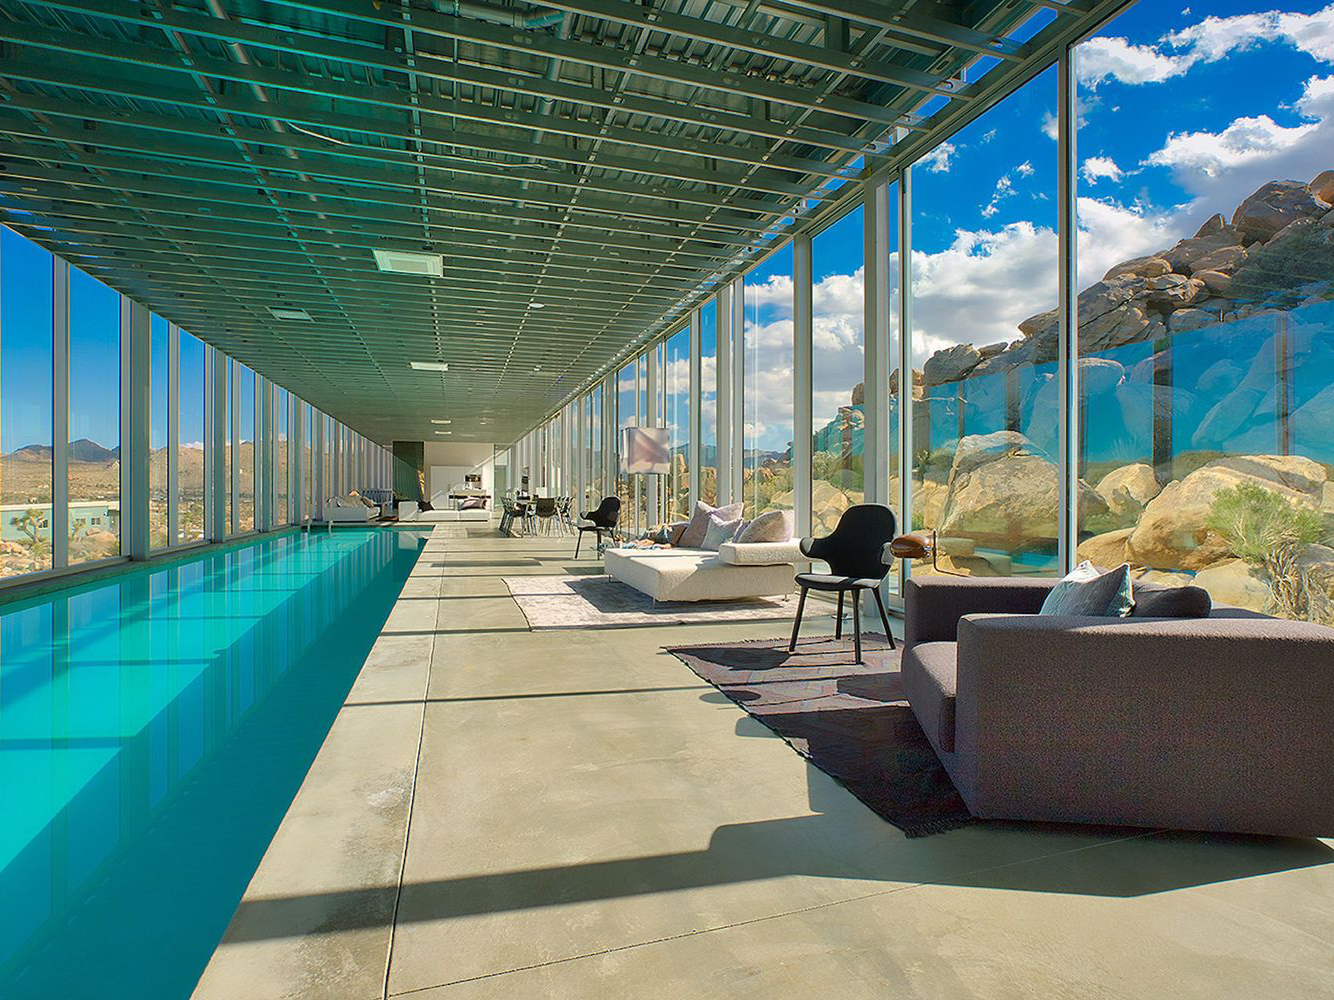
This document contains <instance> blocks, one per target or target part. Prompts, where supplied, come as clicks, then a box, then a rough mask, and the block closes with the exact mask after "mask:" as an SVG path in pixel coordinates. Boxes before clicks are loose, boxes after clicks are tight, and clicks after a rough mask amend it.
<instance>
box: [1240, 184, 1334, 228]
mask: <svg viewBox="0 0 1334 1000" xmlns="http://www.w3.org/2000/svg"><path fill="white" fill-rule="evenodd" d="M1328 209H1329V204H1328V203H1327V202H1324V201H1321V200H1320V199H1319V198H1317V197H1316V196H1315V195H1314V194H1312V193H1311V189H1310V188H1308V187H1307V186H1306V185H1305V184H1303V183H1301V182H1300V181H1270V182H1269V183H1268V184H1266V185H1264V186H1263V187H1262V188H1260V190H1258V191H1256V192H1255V194H1253V195H1251V196H1250V197H1249V198H1247V199H1246V200H1245V201H1243V202H1242V203H1241V204H1240V205H1238V206H1237V210H1236V211H1235V212H1234V213H1232V225H1233V227H1234V228H1236V229H1239V230H1241V232H1242V234H1243V235H1244V236H1245V238H1246V240H1247V241H1251V240H1259V241H1261V242H1263V241H1265V240H1269V239H1272V238H1273V237H1274V236H1275V235H1277V234H1278V232H1279V230H1281V229H1283V228H1284V227H1285V226H1288V225H1289V224H1291V223H1293V222H1296V221H1297V220H1298V219H1313V218H1318V217H1319V216H1320V215H1322V214H1324V212H1326V211H1328Z"/></svg>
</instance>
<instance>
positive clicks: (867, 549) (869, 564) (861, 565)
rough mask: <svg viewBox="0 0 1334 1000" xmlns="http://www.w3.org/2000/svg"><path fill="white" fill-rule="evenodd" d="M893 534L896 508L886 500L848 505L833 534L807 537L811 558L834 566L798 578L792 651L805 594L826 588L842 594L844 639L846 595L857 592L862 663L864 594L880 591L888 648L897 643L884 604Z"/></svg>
mask: <svg viewBox="0 0 1334 1000" xmlns="http://www.w3.org/2000/svg"><path fill="white" fill-rule="evenodd" d="M893 537H894V512H893V511H892V510H890V509H889V508H888V507H886V506H884V505H883V504H878V503H862V504H857V505H856V506H853V507H849V508H848V509H847V510H845V511H844V512H843V516H842V517H840V518H839V519H838V527H837V528H835V529H834V532H833V534H831V535H828V536H826V537H825V538H803V539H802V540H801V552H802V554H803V555H805V556H809V557H810V558H811V559H820V560H823V561H824V562H827V563H828V564H829V572H828V573H798V574H797V577H796V580H797V584H798V585H799V586H800V587H801V597H800V598H799V599H798V601H797V620H796V621H795V622H793V624H792V641H791V642H790V643H788V646H787V651H788V652H789V653H791V652H795V650H796V648H797V633H798V632H799V631H800V630H801V612H802V610H803V609H804V608H805V607H806V592H807V591H809V590H822V591H826V592H828V593H837V594H838V618H837V620H836V624H835V625H834V638H835V639H842V638H843V595H844V594H846V593H848V592H849V591H851V592H852V632H853V643H854V646H855V648H856V652H857V662H858V663H861V662H862V617H861V599H860V598H861V592H862V591H863V590H869V591H870V592H871V593H872V594H874V595H875V603H876V607H878V608H879V609H880V620H881V621H882V622H884V625H885V636H886V637H887V638H888V639H889V648H890V649H895V648H897V647H896V646H895V645H894V633H892V632H891V631H890V630H889V615H887V614H886V613H885V602H884V600H883V599H882V598H881V597H880V583H881V581H883V580H884V579H885V574H886V573H888V572H889V566H888V565H886V564H885V562H884V551H885V546H886V545H887V544H889V542H890V540H891V539H893Z"/></svg>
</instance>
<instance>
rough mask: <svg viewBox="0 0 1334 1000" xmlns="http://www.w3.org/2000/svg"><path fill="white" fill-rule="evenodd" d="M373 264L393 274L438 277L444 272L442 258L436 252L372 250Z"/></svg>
mask: <svg viewBox="0 0 1334 1000" xmlns="http://www.w3.org/2000/svg"><path fill="white" fill-rule="evenodd" d="M371 253H373V254H375V265H376V267H378V268H379V269H380V270H381V271H390V272H392V273H394V274H422V275H429V276H431V277H435V278H438V277H440V276H441V275H442V274H443V273H444V258H442V257H441V256H440V255H439V254H438V253H418V252H417V251H415V250H372V251H371Z"/></svg>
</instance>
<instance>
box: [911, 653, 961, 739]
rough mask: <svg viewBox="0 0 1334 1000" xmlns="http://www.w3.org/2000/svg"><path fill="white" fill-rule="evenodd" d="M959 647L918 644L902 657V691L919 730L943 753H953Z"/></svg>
mask: <svg viewBox="0 0 1334 1000" xmlns="http://www.w3.org/2000/svg"><path fill="white" fill-rule="evenodd" d="M958 652H959V645H958V643H954V642H919V643H918V644H917V645H916V646H913V647H912V649H909V650H907V651H906V652H904V654H903V668H902V669H903V690H904V693H905V694H906V695H907V696H908V703H909V704H910V705H912V710H913V714H914V715H916V716H917V721H918V722H920V723H921V724H922V730H923V731H924V732H925V733H926V735H927V737H928V738H929V739H930V740H931V742H932V744H934V745H935V747H936V749H937V750H941V751H943V752H945V753H953V752H954V702H955V693H956V691H957V690H958V686H957V685H958V676H957V661H958Z"/></svg>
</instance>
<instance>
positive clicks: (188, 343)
mask: <svg viewBox="0 0 1334 1000" xmlns="http://www.w3.org/2000/svg"><path fill="white" fill-rule="evenodd" d="M180 336H181V348H180V378H179V383H178V387H177V407H178V414H179V417H178V419H179V421H180V424H179V433H178V437H179V444H178V445H177V449H176V490H177V500H176V505H177V511H178V514H177V519H178V525H177V531H178V535H179V540H180V541H181V542H197V541H200V540H201V539H203V537H204V428H205V426H206V425H207V421H206V420H205V415H206V414H205V410H206V403H205V400H206V399H207V398H208V396H207V392H206V384H205V375H204V370H205V366H204V342H203V341H202V340H200V339H199V338H198V337H195V336H193V335H191V334H189V333H186V332H185V331H184V330H182V331H181V332H180Z"/></svg>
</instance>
